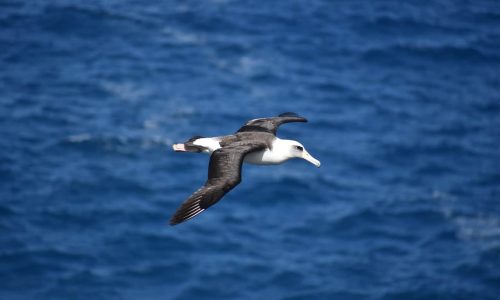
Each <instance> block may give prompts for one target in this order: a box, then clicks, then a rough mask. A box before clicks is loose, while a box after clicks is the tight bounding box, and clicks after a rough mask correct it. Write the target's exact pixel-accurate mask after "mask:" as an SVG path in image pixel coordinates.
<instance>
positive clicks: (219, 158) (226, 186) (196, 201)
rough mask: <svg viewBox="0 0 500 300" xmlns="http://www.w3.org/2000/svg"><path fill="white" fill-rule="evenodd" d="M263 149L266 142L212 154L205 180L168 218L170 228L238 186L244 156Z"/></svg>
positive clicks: (233, 146) (232, 146)
mask: <svg viewBox="0 0 500 300" xmlns="http://www.w3.org/2000/svg"><path fill="white" fill-rule="evenodd" d="M265 147H266V144H265V143H255V142H238V143H234V144H232V145H229V146H226V147H223V148H220V149H218V150H216V151H214V153H212V156H211V157H210V163H209V165H208V180H207V181H206V182H205V184H204V185H203V186H202V187H201V188H200V189H199V190H197V191H196V192H195V193H194V194H192V195H191V196H190V197H189V198H188V199H187V200H186V201H184V203H182V205H181V206H180V207H179V208H178V209H177V211H176V212H175V214H174V215H173V216H172V218H171V219H170V225H176V224H179V223H182V222H184V221H187V220H189V219H191V218H193V217H195V216H197V215H198V214H200V213H201V212H203V211H204V210H205V209H207V208H208V207H210V206H212V205H214V204H215V203H216V202H217V201H219V200H220V199H221V198H222V197H223V196H224V195H225V194H226V193H227V192H229V191H230V190H231V189H233V188H234V187H235V186H236V185H238V183H240V181H241V165H242V163H243V159H244V157H245V155H247V154H248V153H250V152H253V151H258V150H261V149H264V148H265Z"/></svg>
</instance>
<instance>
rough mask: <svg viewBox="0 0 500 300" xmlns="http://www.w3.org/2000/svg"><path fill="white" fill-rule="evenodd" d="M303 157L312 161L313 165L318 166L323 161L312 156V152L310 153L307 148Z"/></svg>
mask: <svg viewBox="0 0 500 300" xmlns="http://www.w3.org/2000/svg"><path fill="white" fill-rule="evenodd" d="M302 158H303V159H305V160H307V161H308V162H310V163H312V164H313V165H315V166H316V167H318V168H319V167H320V166H321V162H320V161H319V160H317V159H316V158H314V157H312V156H311V154H309V152H307V151H306V150H304V151H303V152H302Z"/></svg>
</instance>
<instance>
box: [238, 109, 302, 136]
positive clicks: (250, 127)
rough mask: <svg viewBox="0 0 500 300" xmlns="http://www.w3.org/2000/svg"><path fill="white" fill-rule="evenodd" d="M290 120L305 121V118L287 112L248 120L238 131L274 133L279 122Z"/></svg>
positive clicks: (288, 121)
mask: <svg viewBox="0 0 500 300" xmlns="http://www.w3.org/2000/svg"><path fill="white" fill-rule="evenodd" d="M290 122H307V120H306V118H303V117H301V116H299V115H297V114H296V113H292V112H287V113H283V114H281V115H279V116H277V117H272V118H260V119H253V120H250V121H248V122H247V123H246V124H245V125H243V127H241V128H240V129H239V130H238V132H247V131H263V132H269V133H272V134H274V135H276V131H277V130H278V127H279V126H280V125H281V124H283V123H290Z"/></svg>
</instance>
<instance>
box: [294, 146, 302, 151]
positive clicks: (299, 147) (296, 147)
mask: <svg viewBox="0 0 500 300" xmlns="http://www.w3.org/2000/svg"><path fill="white" fill-rule="evenodd" d="M295 149H297V150H299V151H304V148H302V146H295Z"/></svg>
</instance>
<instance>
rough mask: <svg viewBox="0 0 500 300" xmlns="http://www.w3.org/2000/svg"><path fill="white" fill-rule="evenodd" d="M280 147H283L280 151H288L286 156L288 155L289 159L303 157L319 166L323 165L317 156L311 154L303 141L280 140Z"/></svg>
mask: <svg viewBox="0 0 500 300" xmlns="http://www.w3.org/2000/svg"><path fill="white" fill-rule="evenodd" d="M278 147H280V148H281V149H280V152H282V153H286V156H287V157H288V159H290V158H294V157H296V158H302V159H305V160H307V161H308V162H310V163H312V164H313V165H315V166H316V167H318V168H319V166H320V165H321V162H320V161H319V160H317V159H316V158H314V157H312V156H311V154H309V152H307V150H306V148H305V147H304V145H302V144H301V143H299V142H297V141H293V140H280V141H279V146H278Z"/></svg>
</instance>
